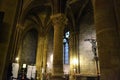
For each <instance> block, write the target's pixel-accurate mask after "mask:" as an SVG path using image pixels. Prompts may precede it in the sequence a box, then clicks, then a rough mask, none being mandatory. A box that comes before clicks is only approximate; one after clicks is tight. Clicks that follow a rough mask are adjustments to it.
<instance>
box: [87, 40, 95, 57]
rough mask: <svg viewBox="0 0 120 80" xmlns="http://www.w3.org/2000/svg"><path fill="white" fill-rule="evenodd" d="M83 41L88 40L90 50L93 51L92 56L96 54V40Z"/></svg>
mask: <svg viewBox="0 0 120 80" xmlns="http://www.w3.org/2000/svg"><path fill="white" fill-rule="evenodd" d="M85 41H89V42H90V43H91V44H92V51H93V53H94V56H97V53H96V40H95V39H85Z"/></svg>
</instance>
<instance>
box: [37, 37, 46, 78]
mask: <svg viewBox="0 0 120 80" xmlns="http://www.w3.org/2000/svg"><path fill="white" fill-rule="evenodd" d="M43 50H44V38H43V37H41V36H39V37H38V46H37V55H36V69H37V80H40V79H41V78H42V68H43Z"/></svg>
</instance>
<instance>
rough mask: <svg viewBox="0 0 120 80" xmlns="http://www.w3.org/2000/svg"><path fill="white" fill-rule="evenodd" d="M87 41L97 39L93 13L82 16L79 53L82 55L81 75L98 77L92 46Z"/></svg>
mask: <svg viewBox="0 0 120 80" xmlns="http://www.w3.org/2000/svg"><path fill="white" fill-rule="evenodd" d="M85 39H96V34H95V28H94V20H93V13H91V12H88V13H87V14H84V15H83V16H82V20H81V22H80V35H79V42H80V43H79V53H80V73H81V74H83V75H96V64H95V60H94V54H93V52H92V45H91V43H90V42H89V41H85Z"/></svg>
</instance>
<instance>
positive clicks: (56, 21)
mask: <svg viewBox="0 0 120 80" xmlns="http://www.w3.org/2000/svg"><path fill="white" fill-rule="evenodd" d="M51 20H52V23H53V25H60V26H65V25H67V22H68V19H67V17H66V16H65V15H64V14H61V13H60V14H56V15H52V16H51Z"/></svg>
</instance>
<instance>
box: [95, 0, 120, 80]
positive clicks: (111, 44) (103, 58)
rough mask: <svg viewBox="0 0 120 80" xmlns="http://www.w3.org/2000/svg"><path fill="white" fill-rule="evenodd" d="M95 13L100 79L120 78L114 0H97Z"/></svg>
mask: <svg viewBox="0 0 120 80" xmlns="http://www.w3.org/2000/svg"><path fill="white" fill-rule="evenodd" d="M94 15H95V16H94V17H95V26H96V37H97V44H98V53H99V60H100V71H101V75H100V76H101V79H100V80H119V79H120V76H119V75H120V64H119V62H120V51H119V48H120V42H119V41H120V40H119V36H118V35H119V33H118V29H117V25H116V18H115V14H114V6H113V0H96V1H95V3H94Z"/></svg>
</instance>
